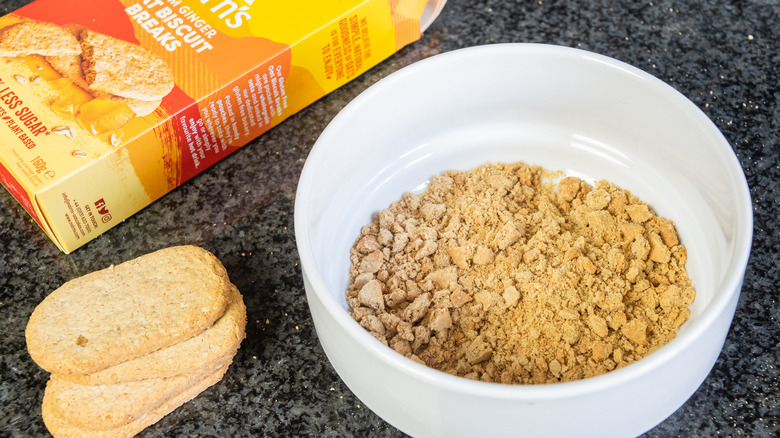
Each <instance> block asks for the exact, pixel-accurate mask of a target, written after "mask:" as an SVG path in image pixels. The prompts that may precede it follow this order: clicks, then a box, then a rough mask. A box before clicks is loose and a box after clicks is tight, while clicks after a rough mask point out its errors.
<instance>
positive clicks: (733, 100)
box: [0, 0, 780, 437]
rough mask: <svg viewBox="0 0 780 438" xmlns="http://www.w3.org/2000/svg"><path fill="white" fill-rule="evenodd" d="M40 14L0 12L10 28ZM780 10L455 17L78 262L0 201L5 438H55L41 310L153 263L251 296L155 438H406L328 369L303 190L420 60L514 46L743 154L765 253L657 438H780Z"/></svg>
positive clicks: (618, 9) (641, 4)
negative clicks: (198, 254)
mask: <svg viewBox="0 0 780 438" xmlns="http://www.w3.org/2000/svg"><path fill="white" fill-rule="evenodd" d="M28 2H29V1H26V0H0V13H2V14H5V13H8V12H11V11H12V10H14V9H16V8H17V7H20V6H22V5H24V4H26V3H28ZM778 23H780V3H778V2H777V1H776V0H739V1H737V0H731V1H726V0H718V1H714V0H710V1H705V0H690V1H685V2H680V1H667V0H643V1H633V2H624V1H617V0H591V1H584V0H581V1H561V0H539V1H512V0H449V2H448V4H447V6H446V7H445V8H444V11H443V12H442V14H441V16H440V17H439V18H438V19H437V20H436V22H435V23H434V24H433V25H432V27H431V28H430V29H428V31H427V32H426V33H425V34H424V35H423V37H422V39H421V40H420V41H418V42H416V43H413V44H412V45H410V46H407V47H406V48H404V49H402V50H401V51H400V52H399V53H397V54H396V55H394V56H392V57H391V58H389V59H387V60H386V61H384V62H382V63H381V64H380V65H378V66H377V67H375V68H373V69H371V70H369V71H368V72H367V73H365V74H363V75H361V76H360V77H358V78H357V79H355V80H353V81H352V82H350V83H348V84H347V85H345V86H344V87H342V88H341V89H339V90H337V91H335V92H333V93H331V94H329V95H328V96H326V97H324V98H322V99H320V100H319V101H317V102H315V103H314V104H312V105H310V106H309V107H308V108H306V109H304V110H303V111H301V112H299V113H298V114H296V115H294V116H292V117H291V118H289V119H288V120H287V121H285V122H284V123H282V124H281V125H280V126H278V127H276V128H274V129H273V130H271V131H269V132H267V133H266V134H264V135H262V136H261V137H260V138H259V139H257V140H255V141H253V142H252V143H250V144H249V145H247V146H245V147H244V148H242V149H240V150H239V151H237V152H236V153H234V154H232V155H231V156H229V157H228V158H226V159H225V160H223V161H221V162H219V163H217V164H216V165H215V166H213V167H212V168H210V169H209V170H207V171H206V172H205V173H203V174H201V175H199V176H197V177H196V178H194V179H192V180H190V181H189V182H187V183H186V184H184V185H183V186H181V187H179V188H178V189H176V190H174V191H173V192H171V193H170V194H168V195H166V196H164V197H163V198H162V199H160V200H158V201H157V202H155V203H154V204H152V205H151V206H149V207H147V208H146V209H144V210H142V211H141V212H139V213H138V214H136V215H135V216H133V217H131V218H130V219H128V220H126V221H124V222H123V223H121V224H120V225H118V226H116V227H115V228H113V229H111V230H110V231H108V232H107V233H105V234H104V235H102V236H100V237H98V238H97V239H96V240H94V241H92V242H91V243H89V244H87V245H86V246H84V247H83V248H81V249H79V250H76V251H75V252H74V253H72V254H71V255H65V254H63V253H61V252H60V251H59V250H58V249H57V248H56V247H55V246H54V244H52V243H51V242H50V241H49V240H48V238H47V237H46V236H45V235H44V234H43V233H42V232H41V231H40V230H39V229H38V227H37V226H36V225H35V223H34V222H33V221H32V220H31V219H30V218H29V217H28V215H27V214H26V213H25V212H24V211H23V210H22V208H21V207H20V206H19V205H18V204H17V203H16V201H15V200H14V199H13V198H12V197H11V196H10V195H9V193H8V192H7V191H5V190H0V332H1V333H2V336H0V355H1V356H0V436H15V437H16V436H18V437H28V436H29V437H39V436H46V435H47V432H46V428H45V427H44V425H43V422H42V421H41V400H42V397H43V389H44V386H45V384H46V381H47V378H48V374H47V373H46V372H44V371H43V370H41V369H40V368H38V367H37V366H36V364H35V363H34V362H33V361H32V360H31V359H30V357H29V355H28V354H27V351H26V347H25V339H24V328H25V325H26V323H27V319H28V317H29V316H30V313H31V312H32V310H33V309H34V308H35V306H36V305H37V304H38V303H39V302H40V301H41V300H42V299H43V298H44V297H45V296H46V295H47V294H49V293H50V292H51V291H52V290H54V289H56V288H57V287H58V286H59V285H61V284H62V283H63V282H65V281H67V280H69V279H71V278H73V277H76V276H79V275H83V274H86V273H88V272H91V271H94V270H98V269H102V268H104V267H106V266H108V265H109V264H111V263H114V264H116V263H120V262H122V261H124V260H128V259H130V258H133V257H137V256H140V255H142V254H145V253H148V252H151V251H153V250H156V249H159V248H163V247H167V246H171V245H177V244H194V245H200V246H203V247H205V248H206V249H208V250H210V251H212V252H213V253H214V254H216V255H217V256H218V257H219V258H220V259H221V260H222V261H223V263H224V264H225V266H226V268H227V270H228V273H229V275H230V278H231V279H232V280H233V282H234V283H235V284H236V285H237V286H238V288H239V289H240V290H241V291H242V292H243V293H244V295H245V300H246V304H247V307H248V314H249V324H248V327H247V339H246V340H245V341H244V343H243V345H242V348H241V350H240V351H239V353H238V355H237V357H236V361H235V363H234V365H233V366H232V367H231V369H230V370H229V371H228V373H227V375H226V377H225V379H224V380H223V381H222V382H220V383H219V384H217V385H215V386H214V387H212V388H210V389H208V390H207V391H206V392H204V393H203V394H201V395H200V396H199V397H198V398H197V399H195V400H193V401H192V402H190V403H187V404H186V405H184V406H182V407H181V408H179V409H177V410H176V411H174V412H173V413H171V414H170V415H168V416H167V417H165V418H164V419H163V420H161V421H160V422H159V423H157V424H155V425H154V426H152V427H150V428H148V429H147V430H145V431H144V432H143V433H142V436H146V437H163V436H164V437H180V436H191V437H206V436H209V437H213V436H234V437H245V436H318V437H319V436H339V437H345V436H359V437H364V436H371V437H374V436H384V437H397V436H403V434H402V433H401V432H399V431H398V430H397V429H395V428H393V427H392V426H390V425H388V424H387V423H385V422H384V421H383V420H381V419H380V418H379V417H378V416H376V415H375V414H374V413H373V412H371V411H370V410H369V409H368V408H366V407H365V406H364V405H363V404H362V402H361V401H360V400H359V399H357V398H356V397H355V396H354V395H353V394H352V393H351V392H350V390H349V389H348V388H347V387H346V386H345V384H344V383H343V382H342V381H341V379H340V378H339V376H338V375H337V374H336V372H335V371H334V370H333V368H332V367H331V365H330V363H329V362H328V360H327V358H326V357H325V354H324V353H323V351H322V349H321V347H320V345H319V343H318V341H317V336H316V333H315V331H314V327H313V324H312V320H311V317H310V315H309V311H308V308H307V304H306V297H305V295H304V290H303V281H302V278H301V273H300V267H299V264H298V255H297V251H296V246H295V238H294V233H293V203H294V196H295V189H296V183H297V179H298V177H299V175H300V172H301V169H302V166H303V163H304V161H305V159H306V156H307V154H308V152H309V150H310V149H311V147H312V145H313V144H314V142H315V140H316V139H317V137H318V136H319V134H320V133H321V132H322V130H323V129H324V128H325V126H326V125H327V124H328V122H330V120H331V119H332V118H333V117H334V116H335V115H336V114H337V113H338V112H339V110H341V109H342V108H343V107H344V105H346V104H347V103H348V102H349V101H350V100H351V99H353V98H354V97H355V96H357V95H358V94H359V93H360V92H361V91H363V90H365V89H366V88H367V87H368V86H370V85H371V84H373V83H375V82H377V81H378V80H379V79H380V78H382V77H385V76H387V75H388V74H390V73H392V72H394V71H396V70H398V69H400V68H403V67H404V66H407V65H409V64H412V63H414V62H415V61H418V60H420V59H423V58H426V57H430V56H433V55H436V54H438V53H441V52H447V51H451V50H454V49H458V48H462V47H468V46H475V45H482V44H492V43H501V42H537V43H550V44H558V45H563V46H570V47H577V48H581V49H585V50H590V51H594V52H597V53H600V54H604V55H608V56H611V57H614V58H617V59H619V60H622V61H625V62H627V63H630V64H632V65H634V66H636V67H638V68H640V69H643V70H645V71H647V72H649V73H651V74H653V75H655V76H656V77H658V78H660V79H661V80H663V81H665V82H667V83H669V84H670V85H672V86H673V87H675V88H676V89H677V90H679V91H680V92H682V93H683V94H684V95H685V96H687V97H688V98H690V99H691V100H692V101H693V102H694V103H695V104H697V105H698V106H699V107H700V108H701V109H702V110H703V111H704V112H705V113H706V114H707V115H708V116H709V117H710V118H711V119H712V120H713V121H714V122H715V124H716V125H717V126H718V128H720V129H721V130H722V132H723V134H724V135H725V136H726V138H727V139H728V140H729V142H730V143H731V145H732V146H733V148H734V151H735V153H736V155H737V157H738V158H739V161H740V163H741V164H742V167H743V169H744V171H745V175H746V176H747V181H748V183H749V185H750V188H751V194H752V196H753V208H754V214H755V230H754V241H753V252H752V256H751V258H750V262H749V265H748V268H747V273H746V277H745V282H744V286H743V290H742V295H741V299H740V301H739V306H738V308H737V312H736V316H735V318H734V322H733V325H732V327H731V331H730V333H729V336H728V338H727V339H726V343H725V346H724V348H723V352H722V354H721V356H720V358H719V360H718V361H717V363H716V364H715V366H714V368H713V370H712V372H711V373H710V375H709V377H708V378H707V379H706V380H705V381H704V383H703V384H702V385H701V387H700V388H699V389H698V391H697V392H696V393H695V394H694V395H693V396H692V397H691V398H690V400H688V402H687V403H685V404H684V405H683V406H682V407H681V408H680V409H679V410H677V412H675V413H674V414H673V415H672V416H671V417H669V418H668V419H667V420H666V421H664V422H663V423H661V424H660V425H658V426H657V427H656V428H654V429H652V430H651V431H649V432H648V433H647V435H646V436H648V437H661V436H663V437H665V436H714V435H723V436H777V435H778V434H779V433H780V424H778V423H779V422H780V367H779V366H778V364H779V363H780V300H778V298H777V286H776V285H777V284H780V234H778V231H777V230H778V229H780V222H779V220H778V217H780V191H779V190H780V189H778V187H780V85H778V84H780V46H778V41H780V24H778Z"/></svg>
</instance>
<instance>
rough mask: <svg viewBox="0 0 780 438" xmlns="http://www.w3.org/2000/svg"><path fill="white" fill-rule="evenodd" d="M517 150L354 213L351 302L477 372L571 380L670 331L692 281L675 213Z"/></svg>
mask: <svg viewBox="0 0 780 438" xmlns="http://www.w3.org/2000/svg"><path fill="white" fill-rule="evenodd" d="M548 176H553V175H551V174H550V173H549V172H547V171H545V170H544V169H542V168H539V167H535V166H528V165H526V164H524V163H514V164H486V165H483V166H480V167H477V168H475V169H472V170H469V171H465V172H456V171H448V172H445V173H444V174H442V175H439V176H437V177H435V178H434V179H433V180H432V181H431V184H430V185H429V188H428V190H427V191H425V192H424V193H422V194H405V195H404V196H403V197H402V198H401V199H400V200H399V201H397V202H395V203H393V204H392V205H391V206H390V207H389V208H388V209H386V210H384V211H382V212H380V213H379V214H378V215H377V216H376V218H375V219H374V221H373V222H372V223H371V224H370V225H367V226H365V227H364V228H363V229H362V231H361V235H360V237H359V238H358V239H357V242H356V244H355V246H354V248H353V249H352V252H351V262H352V266H351V268H350V285H349V287H348V290H347V301H348V303H349V305H350V307H351V314H352V316H353V317H354V318H355V320H357V321H358V322H359V323H360V324H361V326H363V327H364V328H366V329H367V330H368V331H369V332H370V333H371V334H372V335H374V337H376V338H377V339H379V340H380V341H381V342H383V343H384V344H386V345H388V346H390V347H391V348H393V349H394V350H395V351H397V352H398V353H400V354H403V355H404V356H406V357H409V358H411V359H413V360H415V361H418V362H422V363H424V364H426V365H428V366H430V367H433V368H436V369H439V370H441V371H444V372H447V373H450V374H454V375H457V376H463V377H467V378H470V379H475V380H482V381H488V382H500V383H514V384H532V383H552V382H561V381H572V380H578V379H582V378H586V377H591V376H596V375H599V374H603V373H606V372H608V371H611V370H614V369H617V368H620V367H623V366H626V365H628V364H630V363H632V362H635V361H637V360H639V359H640V358H642V357H644V356H645V355H647V354H649V353H650V352H652V351H654V350H656V349H658V348H659V347H661V346H662V345H664V344H666V343H667V342H669V341H670V340H671V339H673V338H674V337H675V336H676V334H677V332H678V330H679V327H680V325H681V324H682V323H683V322H684V321H686V320H687V318H688V316H689V315H690V312H689V306H690V304H691V303H692V302H693V299H694V296H695V292H694V290H693V288H692V287H691V281H690V279H689V278H688V274H687V272H686V270H685V262H686V260H687V253H686V251H685V248H684V247H683V246H682V245H680V242H679V239H678V236H677V232H676V231H675V228H674V224H673V223H672V222H671V221H669V220H667V219H663V218H660V217H658V216H656V215H655V213H654V212H653V211H652V209H651V208H650V207H649V206H648V205H647V204H645V203H643V202H642V201H640V200H639V199H637V198H636V197H635V196H633V195H632V194H631V193H629V192H628V191H625V190H622V189H620V188H619V187H617V186H615V185H614V184H611V183H609V182H606V181H599V182H597V183H596V184H595V187H591V186H590V185H589V184H587V183H585V182H583V181H582V180H580V179H578V178H574V177H567V178H563V179H562V180H561V181H560V182H559V183H558V184H553V183H551V182H546V179H545V177H548Z"/></svg>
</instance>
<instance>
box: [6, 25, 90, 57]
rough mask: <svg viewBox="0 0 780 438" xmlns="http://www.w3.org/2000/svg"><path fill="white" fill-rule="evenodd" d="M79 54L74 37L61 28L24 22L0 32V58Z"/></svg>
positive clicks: (79, 50)
mask: <svg viewBox="0 0 780 438" xmlns="http://www.w3.org/2000/svg"><path fill="white" fill-rule="evenodd" d="M80 53H81V46H80V45H79V42H78V40H77V39H76V37H74V36H73V34H71V33H70V32H69V31H67V30H65V29H63V28H62V27H60V26H58V25H56V24H52V23H44V22H39V21H24V22H21V23H17V24H14V25H11V26H8V27H6V28H4V29H2V30H1V31H0V56H8V57H11V56H26V55H43V56H62V55H77V54H80Z"/></svg>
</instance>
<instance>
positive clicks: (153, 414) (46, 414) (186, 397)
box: [42, 365, 228, 438]
mask: <svg viewBox="0 0 780 438" xmlns="http://www.w3.org/2000/svg"><path fill="white" fill-rule="evenodd" d="M227 368H228V365H224V366H223V367H221V368H219V369H217V370H216V371H214V372H213V373H211V374H209V375H208V376H206V377H205V378H203V379H201V380H200V381H197V382H195V383H194V384H193V385H191V386H189V387H187V388H185V389H184V390H182V391H181V392H180V393H178V394H176V395H174V396H173V397H171V398H170V399H168V400H167V401H165V402H163V403H162V404H160V405H158V406H156V407H154V408H152V409H150V410H149V411H148V412H147V413H146V414H145V415H142V416H140V417H138V418H136V419H134V420H131V421H130V422H128V423H125V424H123V425H120V426H117V427H113V428H107V429H87V428H83V427H79V426H78V425H76V424H74V423H73V422H71V421H70V419H69V418H63V417H62V416H61V415H59V414H58V413H57V412H56V408H55V407H54V406H53V404H52V403H50V402H48V401H47V399H46V397H45V396H44V402H43V406H42V415H43V421H44V423H45V424H46V427H47V428H48V429H49V432H51V434H52V435H54V437H55V438H75V437H79V438H86V437H90V438H129V437H132V436H135V435H136V434H138V433H139V432H140V431H142V430H143V429H145V428H147V427H149V426H150V425H152V424H154V423H156V422H158V421H160V419H162V418H163V417H164V416H165V415H167V414H169V413H171V412H173V410H175V409H176V408H178V407H179V406H181V405H183V404H184V403H186V402H188V401H190V400H192V399H193V398H195V397H196V396H197V395H198V394H200V393H201V392H203V391H205V390H206V389H207V388H209V387H210V386H212V385H214V384H216V383H217V382H219V381H220V380H222V377H223V376H224V375H225V372H226V371H227Z"/></svg>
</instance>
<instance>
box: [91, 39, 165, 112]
mask: <svg viewBox="0 0 780 438" xmlns="http://www.w3.org/2000/svg"><path fill="white" fill-rule="evenodd" d="M80 42H81V47H82V57H83V60H84V62H83V68H84V73H85V75H86V79H87V83H89V86H90V88H91V89H94V90H98V91H103V92H106V93H109V94H114V95H116V96H121V97H127V98H131V99H138V100H146V101H154V100H159V99H162V98H163V97H165V96H166V95H167V94H168V93H170V92H171V90H173V87H174V85H175V84H174V79H173V73H172V72H171V69H170V67H169V66H168V64H167V63H166V62H165V61H164V60H163V59H162V58H160V57H159V56H157V55H155V54H153V53H152V52H150V51H149V50H147V49H145V48H143V47H141V46H138V45H135V44H131V43H128V42H127V41H123V40H120V39H116V38H112V37H110V36H107V35H103V34H100V33H97V32H93V31H91V30H88V29H87V30H84V31H83V32H82V33H81V38H80Z"/></svg>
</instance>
